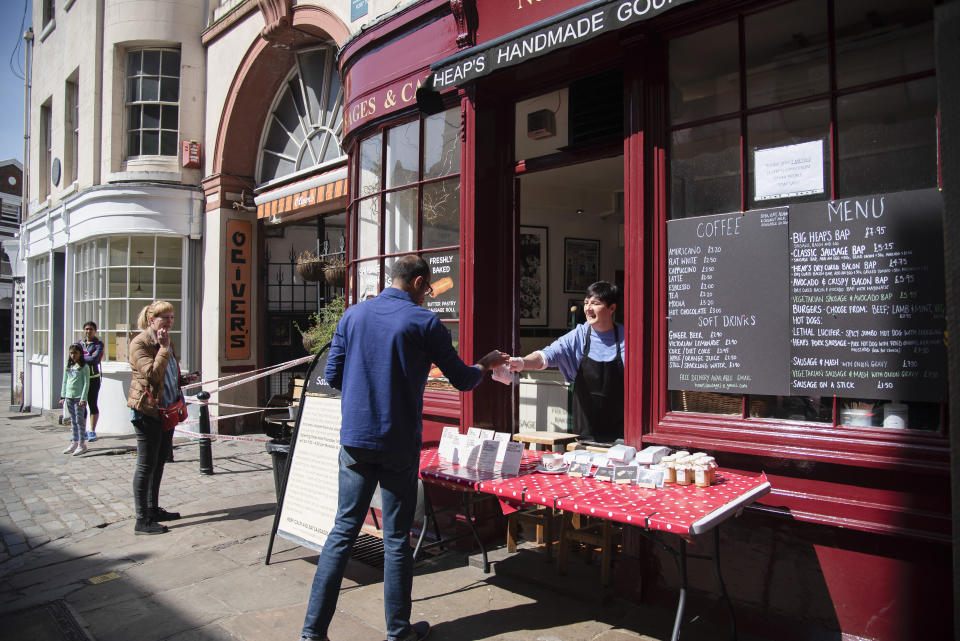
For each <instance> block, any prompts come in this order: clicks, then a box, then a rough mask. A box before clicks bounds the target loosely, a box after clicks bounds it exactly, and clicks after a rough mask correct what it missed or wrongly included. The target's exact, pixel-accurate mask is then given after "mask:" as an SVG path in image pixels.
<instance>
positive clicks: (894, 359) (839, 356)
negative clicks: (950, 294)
mask: <svg viewBox="0 0 960 641" xmlns="http://www.w3.org/2000/svg"><path fill="white" fill-rule="evenodd" d="M942 208H943V204H942V201H941V198H940V194H939V192H938V191H937V190H936V189H927V190H922V191H912V192H901V193H897V194H886V195H877V196H863V197H859V198H850V199H845V200H834V201H831V202H818V203H804V204H800V205H791V206H790V259H791V283H790V303H791V304H790V318H791V321H792V322H791V332H790V334H791V345H792V350H793V352H792V353H793V357H792V359H791V369H790V373H791V376H790V378H791V387H792V390H793V393H794V394H803V395H810V396H820V395H834V394H836V395H839V396H852V397H856V398H882V399H890V400H902V401H940V400H943V399H944V398H945V394H946V388H945V386H946V377H947V363H946V349H945V347H944V342H943V332H944V329H945V328H946V320H945V315H944V300H945V298H944V296H945V294H944V280H943V244H942V243H943V233H942V222H941V216H942Z"/></svg>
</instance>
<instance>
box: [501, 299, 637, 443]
mask: <svg viewBox="0 0 960 641" xmlns="http://www.w3.org/2000/svg"><path fill="white" fill-rule="evenodd" d="M619 294H620V292H619V290H618V288H617V287H616V285H613V284H611V283H608V282H606V281H598V282H596V283H594V284H592V285H590V287H588V288H587V295H586V300H585V301H584V314H585V316H586V318H587V322H586V323H583V324H582V325H579V326H577V327H575V328H574V329H573V330H571V331H570V332H568V333H567V334H565V335H564V336H561V337H560V338H558V339H557V340H556V341H554V342H553V343H552V344H550V345H549V346H547V347H545V348H544V349H542V350H537V351H536V352H533V353H532V354H529V355H527V356H525V357H523V358H520V357H514V358H511V359H510V369H511V370H512V371H520V370H523V369H544V368H546V367H548V366H555V367H558V368H559V369H560V371H561V373H562V374H563V377H564V379H566V380H567V381H568V382H572V383H573V397H574V398H573V425H574V431H575V432H576V433H577V434H578V435H579V436H580V440H582V441H595V442H599V443H612V442H613V441H615V440H616V439H618V438H623V401H624V392H623V351H622V347H621V344H620V338H621V331H622V329H623V328H622V327H621V326H618V325H617V324H616V322H615V321H614V313H615V312H616V309H617V301H618V298H619ZM611 335H612V336H611ZM598 337H599V338H602V339H603V342H602V344H600V345H599V349H595V350H593V352H594V353H593V356H591V342H592V341H596V340H597V339H598ZM611 337H612V339H613V343H610V339H611ZM581 342H582V349H581V348H580V343H581ZM614 350H615V353H616V356H615V357H614V358H611V352H612V351H614ZM597 353H599V355H600V357H601V358H603V357H606V358H607V359H608V360H599V359H598V358H595V356H597Z"/></svg>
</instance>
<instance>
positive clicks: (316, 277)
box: [296, 251, 327, 283]
mask: <svg viewBox="0 0 960 641" xmlns="http://www.w3.org/2000/svg"><path fill="white" fill-rule="evenodd" d="M326 266H327V263H326V262H325V261H324V260H323V259H321V258H319V257H318V256H316V255H315V254H311V253H310V252H306V251H305V252H302V253H301V254H300V255H299V256H297V265H296V269H297V274H298V275H299V276H300V278H302V279H303V280H305V281H307V282H311V283H312V282H317V281H321V280H323V277H324V271H323V270H324V267H326Z"/></svg>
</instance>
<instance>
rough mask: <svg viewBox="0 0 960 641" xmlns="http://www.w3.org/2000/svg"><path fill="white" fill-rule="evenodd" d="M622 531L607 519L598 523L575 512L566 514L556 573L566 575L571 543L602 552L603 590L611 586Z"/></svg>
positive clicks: (598, 520) (563, 518) (564, 515)
mask: <svg viewBox="0 0 960 641" xmlns="http://www.w3.org/2000/svg"><path fill="white" fill-rule="evenodd" d="M622 533H623V528H622V527H620V526H618V525H616V524H614V523H612V522H611V521H608V520H607V519H595V518H590V517H587V516H583V515H580V514H576V513H572V512H564V513H563V514H562V515H561V517H560V551H559V552H558V553H557V571H558V572H559V573H560V574H566V573H567V558H568V557H569V554H570V543H571V542H576V543H583V544H585V545H588V546H590V547H591V548H599V549H600V586H601V588H606V587H608V586H609V585H610V583H611V579H612V578H613V573H612V572H611V567H612V564H613V563H612V562H613V554H614V552H615V551H616V548H617V547H618V546H619V545H620V536H621V534H622Z"/></svg>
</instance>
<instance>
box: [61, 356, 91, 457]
mask: <svg viewBox="0 0 960 641" xmlns="http://www.w3.org/2000/svg"><path fill="white" fill-rule="evenodd" d="M89 390H90V368H89V367H87V364H86V363H85V362H84V360H83V348H82V347H80V345H79V344H77V343H74V344H73V345H71V346H70V347H69V348H68V349H67V366H66V367H65V368H64V370H63V385H61V386H60V404H61V405H66V407H67V412H69V413H70V425H71V427H72V429H73V434H72V435H71V437H70V445H69V446H68V447H67V449H65V450H63V453H64V454H73V455H74V456H80V455H81V454H83V453H84V452H86V451H87V433H86V431H85V430H86V423H87V413H86V405H87V392H88V391H89Z"/></svg>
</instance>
